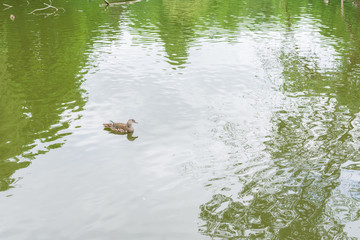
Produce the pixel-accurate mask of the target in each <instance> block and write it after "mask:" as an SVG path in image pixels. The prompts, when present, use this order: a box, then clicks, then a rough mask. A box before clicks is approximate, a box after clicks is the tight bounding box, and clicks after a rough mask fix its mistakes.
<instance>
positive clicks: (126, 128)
mask: <svg viewBox="0 0 360 240" xmlns="http://www.w3.org/2000/svg"><path fill="white" fill-rule="evenodd" d="M110 122H111V123H103V125H104V127H105V128H110V129H111V130H112V131H114V132H117V133H132V132H134V128H133V126H132V124H133V123H137V122H136V121H135V120H134V119H129V120H128V121H127V123H115V122H113V121H111V120H110Z"/></svg>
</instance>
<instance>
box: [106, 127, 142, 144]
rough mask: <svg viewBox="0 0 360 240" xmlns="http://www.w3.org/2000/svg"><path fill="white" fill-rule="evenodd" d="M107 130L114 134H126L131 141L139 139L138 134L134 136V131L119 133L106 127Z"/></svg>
mask: <svg viewBox="0 0 360 240" xmlns="http://www.w3.org/2000/svg"><path fill="white" fill-rule="evenodd" d="M104 130H105V131H107V132H108V133H109V134H114V135H122V136H123V135H126V138H127V140H129V141H131V142H132V141H135V139H137V138H138V136H133V135H134V133H133V132H132V133H117V132H114V131H112V130H111V129H109V128H105V129H104Z"/></svg>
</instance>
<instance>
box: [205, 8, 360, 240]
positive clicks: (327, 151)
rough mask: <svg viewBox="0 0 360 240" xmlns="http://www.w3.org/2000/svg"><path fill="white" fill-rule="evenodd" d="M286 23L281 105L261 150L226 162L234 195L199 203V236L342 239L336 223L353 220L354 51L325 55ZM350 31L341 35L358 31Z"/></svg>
mask: <svg viewBox="0 0 360 240" xmlns="http://www.w3.org/2000/svg"><path fill="white" fill-rule="evenodd" d="M342 4H343V3H342ZM342 7H343V6H342ZM337 16H338V17H339V15H337ZM288 19H289V18H288ZM326 22H327V20H324V23H325V24H326ZM288 26H289V27H290V28H289V29H288V31H289V32H288V33H287V34H286V36H285V39H284V41H283V43H284V44H283V45H282V48H281V50H280V53H279V55H278V56H279V60H278V62H279V63H280V64H281V75H279V77H281V78H282V79H283V81H284V82H283V84H282V86H281V87H282V88H283V89H284V91H285V92H284V93H285V95H287V98H286V101H287V102H288V103H287V104H285V105H284V106H282V107H281V109H280V110H277V111H275V112H273V115H272V118H271V122H272V125H273V127H272V130H271V133H270V135H268V136H267V137H266V138H267V140H266V141H264V146H265V152H264V153H263V154H258V155H257V156H256V157H254V158H253V157H250V158H249V159H242V162H239V163H238V164H236V165H234V166H233V167H234V169H236V175H237V176H238V181H239V182H238V184H235V186H236V187H237V190H236V192H237V193H233V192H234V189H231V188H230V189H229V188H228V189H226V191H229V190H232V193H233V194H226V191H222V192H221V193H217V194H215V195H214V196H213V197H212V199H211V200H210V201H209V202H207V203H205V204H203V205H201V206H200V211H201V212H200V218H201V219H202V220H203V223H204V224H203V225H202V226H201V227H200V231H201V232H202V233H203V234H205V235H209V236H211V237H213V238H216V239H225V238H226V239H238V238H245V237H246V238H248V237H253V238H261V239H272V238H278V239H334V238H336V239H348V238H350V237H351V236H349V235H348V233H349V232H348V230H347V231H345V230H344V225H345V224H346V223H348V222H356V221H359V219H360V214H359V213H360V203H359V201H358V192H359V184H358V182H357V181H356V180H355V181H354V180H353V179H357V178H358V177H357V176H358V174H357V172H355V171H351V170H349V169H350V168H349V166H352V167H355V168H358V166H359V165H360V164H359V160H360V159H359V157H358V156H359V154H358V153H359V130H360V128H359V122H360V118H359V110H360V105H359V102H360V101H359V100H360V99H359V96H360V93H359V87H358V83H359V82H360V78H359V70H358V69H359V67H358V66H359V64H360V62H359V60H358V57H357V56H359V53H360V48H358V47H356V48H355V49H354V51H352V53H350V52H349V53H347V44H344V46H343V48H342V49H339V48H338V46H337V45H334V47H335V48H337V50H338V51H340V52H342V54H343V53H345V56H344V57H342V58H338V56H336V55H335V56H333V58H327V59H326V60H325V59H324V57H323V56H324V54H323V50H322V48H323V47H324V46H318V45H317V43H316V42H315V41H314V39H311V38H309V37H307V38H308V39H306V38H301V37H299V35H300V34H299V33H298V32H297V30H296V24H295V26H294V24H292V25H289V24H288ZM312 26H314V25H312ZM330 26H331V25H330ZM350 28H351V32H347V33H346V34H349V35H350V36H352V35H354V36H358V34H359V32H358V31H357V32H356V33H354V29H353V28H352V27H350ZM342 34H344V33H342ZM298 37H299V38H298ZM339 37H340V36H339ZM299 39H302V41H299ZM304 39H305V40H306V41H309V42H312V44H309V45H307V42H304ZM350 39H351V40H350V41H351V42H350V43H349V45H351V46H352V47H353V48H354V46H359V45H358V44H359V42H358V40H357V39H355V38H354V37H351V38H350ZM326 44H327V43H326ZM326 44H325V45H326ZM309 46H311V47H309ZM308 47H309V48H310V50H309V49H308ZM342 54H339V55H342ZM231 131H234V129H232V130H231ZM235 131H236V129H235ZM226 134H227V135H229V136H230V135H233V132H229V133H224V135H226ZM225 139H226V138H225ZM243 150H244V152H245V153H246V152H247V150H246V149H243ZM249 152H251V151H249ZM248 156H251V155H250V154H249V155H248ZM239 159H241V157H240V156H239ZM233 185H234V184H233Z"/></svg>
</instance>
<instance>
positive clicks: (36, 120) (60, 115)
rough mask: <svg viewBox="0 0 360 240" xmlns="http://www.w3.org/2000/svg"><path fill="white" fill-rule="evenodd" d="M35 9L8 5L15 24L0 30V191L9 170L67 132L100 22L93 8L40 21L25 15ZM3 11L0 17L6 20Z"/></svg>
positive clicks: (80, 102) (9, 181)
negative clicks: (84, 11)
mask: <svg viewBox="0 0 360 240" xmlns="http://www.w3.org/2000/svg"><path fill="white" fill-rule="evenodd" d="M64 4H69V3H64ZM78 4H81V3H78ZM35 7H37V5H35V6H34V5H32V4H29V5H27V4H21V3H19V5H17V6H14V7H13V8H12V9H11V11H12V13H14V14H15V15H16V19H15V21H4V23H3V24H2V26H1V29H0V32H1V34H0V109H1V113H0V114H1V117H0V191H5V190H7V189H9V188H10V187H12V185H13V183H14V182H15V181H16V179H14V178H13V177H12V175H13V174H14V172H15V171H17V170H18V169H21V168H24V167H27V166H29V164H30V163H31V160H33V159H34V158H35V157H36V156H37V155H39V154H44V153H46V152H48V151H50V150H51V149H56V148H60V147H61V146H63V145H64V143H65V141H66V136H68V135H70V134H72V131H71V130H69V126H70V125H71V123H72V122H74V121H75V120H76V119H79V118H81V111H83V109H84V106H85V104H86V101H87V96H86V91H85V90H84V89H82V87H81V85H82V83H83V81H84V79H83V74H84V73H86V71H87V69H88V65H89V61H88V55H89V54H88V51H89V50H90V48H91V44H92V41H93V40H94V38H96V37H97V35H100V31H95V30H97V28H98V27H99V25H100V24H101V23H102V22H103V21H101V20H102V17H103V16H101V15H99V14H98V4H96V5H94V6H93V7H91V6H89V8H88V9H86V15H84V14H83V13H82V12H74V11H69V10H68V11H66V12H65V13H62V14H61V15H60V16H58V17H49V18H46V19H45V18H43V17H42V16H30V15H28V12H30V11H31V10H32V9H33V8H35ZM62 7H64V8H66V9H71V8H69V7H68V6H62ZM72 7H74V6H72ZM8 12H9V11H6V12H2V13H1V14H0V17H1V19H6V20H8ZM69 26H71V27H69ZM54 29H57V31H54ZM60 33H61V34H60Z"/></svg>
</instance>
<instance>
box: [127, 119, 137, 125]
mask: <svg viewBox="0 0 360 240" xmlns="http://www.w3.org/2000/svg"><path fill="white" fill-rule="evenodd" d="M133 123H137V122H136V121H135V120H134V119H129V121H128V122H127V124H128V125H131V124H133Z"/></svg>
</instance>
